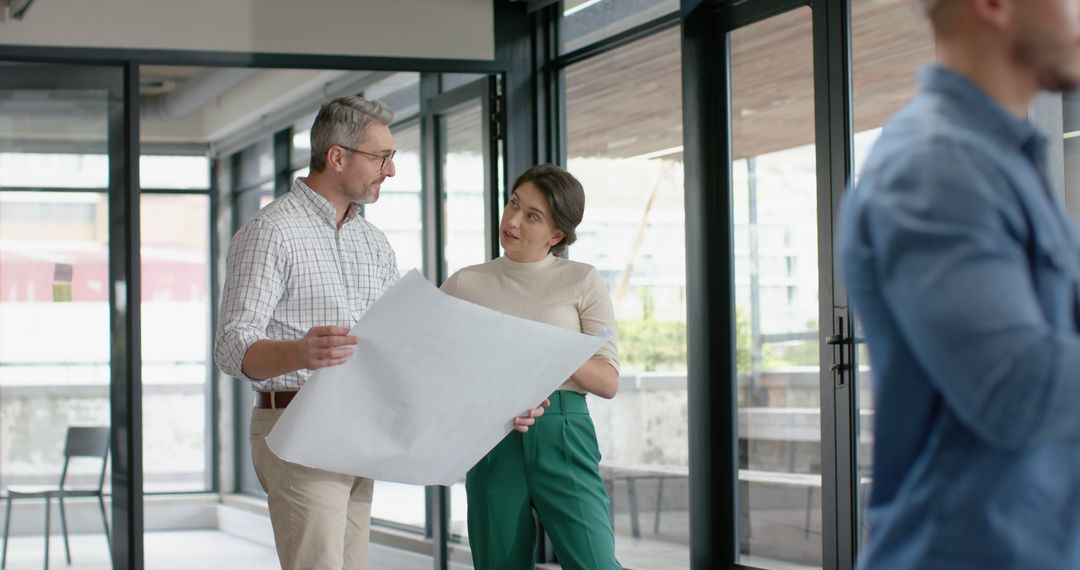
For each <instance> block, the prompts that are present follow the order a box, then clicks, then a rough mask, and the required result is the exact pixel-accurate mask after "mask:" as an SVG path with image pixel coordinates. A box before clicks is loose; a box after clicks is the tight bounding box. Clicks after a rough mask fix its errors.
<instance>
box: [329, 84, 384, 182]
mask: <svg viewBox="0 0 1080 570" xmlns="http://www.w3.org/2000/svg"><path fill="white" fill-rule="evenodd" d="M393 120H394V112H393V111H392V110H390V107H387V106H386V103H383V102H382V101H378V100H371V101H369V100H367V99H364V98H363V97H357V96H355V95H350V96H348V97H339V98H337V99H334V100H333V101H330V102H328V103H325V104H324V105H323V106H322V107H320V108H319V114H318V115H316V116H315V123H314V124H312V125H311V171H312V172H322V171H323V170H325V169H326V151H328V150H330V147H331V146H332V145H335V144H336V145H341V146H347V147H352V148H356V147H357V146H359V145H360V144H361V143H362V142H364V135H365V134H366V133H365V130H366V129H367V128H368V127H369V126H371V125H372V124H373V123H377V124H380V125H386V126H390V122H391V121H393Z"/></svg>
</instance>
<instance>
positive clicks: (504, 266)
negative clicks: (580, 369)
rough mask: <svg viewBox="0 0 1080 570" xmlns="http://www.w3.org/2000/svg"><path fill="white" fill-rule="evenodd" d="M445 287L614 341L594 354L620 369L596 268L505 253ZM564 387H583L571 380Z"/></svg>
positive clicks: (511, 312)
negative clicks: (525, 260) (515, 258)
mask: <svg viewBox="0 0 1080 570" xmlns="http://www.w3.org/2000/svg"><path fill="white" fill-rule="evenodd" d="M441 289H442V290H443V291H445V292H446V293H448V294H450V295H453V296H455V297H457V298H459V299H464V300H466V301H469V302H471V303H476V304H477V305H481V306H484V307H487V308H489V309H494V310H496V311H499V312H500V313H504V314H507V315H512V316H515V317H520V318H523V319H529V320H530V321H537V322H541V323H546V324H549V325H553V326H557V327H561V328H564V329H568V330H572V331H575V332H582V333H585V334H589V335H593V336H608V335H611V339H610V340H609V341H608V342H607V344H605V345H604V346H602V347H601V348H600V350H599V351H598V352H597V353H596V356H599V357H601V358H603V359H605V360H607V361H608V362H610V363H611V365H612V366H614V367H615V369H616V370H618V369H619V352H618V349H617V348H616V346H615V337H614V334H615V310H614V308H613V307H612V305H611V297H610V296H608V292H607V288H606V287H604V281H603V280H602V279H601V278H600V272H598V271H597V270H596V268H595V267H593V266H591V265H588V264H585V263H578V262H576V261H568V260H565V259H562V258H560V257H555V256H553V255H548V256H547V257H545V258H544V259H542V260H540V261H537V262H533V263H518V262H516V261H511V260H510V259H509V258H507V257H506V256H503V257H500V258H498V259H495V260H493V261H489V262H487V263H483V264H480V265H473V266H471V267H466V268H465V269H462V270H461V271H458V272H457V273H455V274H453V275H451V276H450V278H449V279H447V280H446V283H443V285H442V287H441ZM559 389H560V390H573V391H575V392H580V393H582V394H584V393H585V390H584V389H583V388H582V387H581V386H579V385H578V383H577V382H575V381H573V380H572V379H568V380H567V381H566V382H564V383H563V384H562V386H559Z"/></svg>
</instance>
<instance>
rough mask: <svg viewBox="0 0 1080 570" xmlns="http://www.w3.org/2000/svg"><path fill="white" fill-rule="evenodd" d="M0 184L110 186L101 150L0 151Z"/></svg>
mask: <svg viewBox="0 0 1080 570" xmlns="http://www.w3.org/2000/svg"><path fill="white" fill-rule="evenodd" d="M0 186H2V187H5V188H86V189H95V188H101V189H105V188H108V187H109V157H107V156H105V155H104V154H54V153H30V152H0Z"/></svg>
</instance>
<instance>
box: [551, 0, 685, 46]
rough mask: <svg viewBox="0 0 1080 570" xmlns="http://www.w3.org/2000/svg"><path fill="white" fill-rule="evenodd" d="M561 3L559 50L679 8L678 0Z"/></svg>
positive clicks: (608, 0)
mask: <svg viewBox="0 0 1080 570" xmlns="http://www.w3.org/2000/svg"><path fill="white" fill-rule="evenodd" d="M562 5H563V12H562V21H561V22H560V27H559V34H560V39H561V43H562V45H560V46H559V53H567V52H571V51H574V50H576V49H578V48H581V47H585V46H587V45H589V44H592V43H595V42H598V41H600V40H603V39H604V38H608V37H611V36H613V35H615V34H618V33H619V32H624V31H626V30H629V29H630V28H633V27H634V26H638V25H641V24H644V23H646V22H649V21H652V20H655V19H656V18H659V17H661V16H664V15H665V14H670V13H672V12H676V11H678V10H679V1H678V0H564V2H563V3H562ZM676 53H678V52H676Z"/></svg>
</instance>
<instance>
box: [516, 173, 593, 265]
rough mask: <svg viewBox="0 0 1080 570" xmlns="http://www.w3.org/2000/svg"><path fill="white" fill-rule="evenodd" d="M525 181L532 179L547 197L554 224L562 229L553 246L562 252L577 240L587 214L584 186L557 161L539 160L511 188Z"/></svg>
mask: <svg viewBox="0 0 1080 570" xmlns="http://www.w3.org/2000/svg"><path fill="white" fill-rule="evenodd" d="M526 182H532V184H533V186H535V187H536V189H537V190H539V191H540V192H542V193H543V194H544V196H545V197H547V203H548V208H550V209H551V219H552V221H553V222H554V223H555V227H556V228H557V229H558V230H559V231H561V232H562V233H563V239H562V241H560V242H559V243H557V244H555V245H554V246H553V247H552V248H551V253H552V254H553V255H561V254H562V252H563V250H565V249H566V247H567V246H569V245H570V244H572V243H574V241H576V240H577V233H575V231H574V230H576V229H577V226H578V224H580V223H581V218H582V216H583V215H585V189H584V188H582V187H581V182H578V179H577V178H574V175H573V174H570V173H569V172H567V171H565V170H563V169H562V168H559V167H558V166H555V165H554V164H551V163H548V164H538V165H536V166H534V167H532V168H530V169H528V170H526V171H525V172H522V173H521V176H518V177H517V180H515V181H514V186H513V187H512V188H511V192H513V191H514V190H517V189H518V187H519V186H521V185H522V184H524V183H526Z"/></svg>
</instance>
